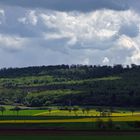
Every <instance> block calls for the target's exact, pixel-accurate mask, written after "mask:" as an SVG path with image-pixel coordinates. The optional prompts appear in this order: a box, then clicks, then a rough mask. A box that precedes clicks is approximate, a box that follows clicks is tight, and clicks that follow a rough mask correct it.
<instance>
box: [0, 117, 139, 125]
mask: <svg viewBox="0 0 140 140" xmlns="http://www.w3.org/2000/svg"><path fill="white" fill-rule="evenodd" d="M110 118H111V119H112V121H115V122H125V121H127V122H128V121H140V117H139V116H128V117H107V118H101V120H103V121H105V122H106V121H108V120H109V119H110ZM97 120H98V118H82V119H64V120H1V121H0V123H13V124H14V123H69V122H96V121H97Z"/></svg>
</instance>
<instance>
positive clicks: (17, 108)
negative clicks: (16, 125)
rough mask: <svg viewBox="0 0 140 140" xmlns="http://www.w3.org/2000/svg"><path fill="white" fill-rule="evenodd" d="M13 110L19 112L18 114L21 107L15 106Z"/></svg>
mask: <svg viewBox="0 0 140 140" xmlns="http://www.w3.org/2000/svg"><path fill="white" fill-rule="evenodd" d="M12 110H13V111H16V112H17V116H18V115H19V111H20V110H21V108H20V107H19V106H15V107H14V108H13V109H12Z"/></svg>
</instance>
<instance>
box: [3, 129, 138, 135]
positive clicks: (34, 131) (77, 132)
mask: <svg viewBox="0 0 140 140" xmlns="http://www.w3.org/2000/svg"><path fill="white" fill-rule="evenodd" d="M0 135H13V136H14V135H16V136H17V135H47V136H65V135H66V136H67V135H68V136H89V135H91V136H92V135H93V136H102V135H103V136H110V135H115V136H120V135H125V136H126V135H140V131H132V130H131V131H128V130H127V131H123V130H115V131H112V130H110V131H109V130H105V131H103V130H93V131H91V130H90V131H85V130H83V131H82V130H50V129H0Z"/></svg>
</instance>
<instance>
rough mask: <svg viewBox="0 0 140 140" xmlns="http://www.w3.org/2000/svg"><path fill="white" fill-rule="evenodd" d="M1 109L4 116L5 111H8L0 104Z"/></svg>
mask: <svg viewBox="0 0 140 140" xmlns="http://www.w3.org/2000/svg"><path fill="white" fill-rule="evenodd" d="M0 111H1V114H2V116H3V113H4V111H6V108H5V107H4V106H0Z"/></svg>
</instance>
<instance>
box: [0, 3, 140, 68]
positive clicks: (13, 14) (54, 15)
mask: <svg viewBox="0 0 140 140" xmlns="http://www.w3.org/2000/svg"><path fill="white" fill-rule="evenodd" d="M139 9H140V0H0V68H3V67H25V66H40V65H58V64H83V65H114V64H122V65H129V64H132V63H134V64H140V45H139V44H140V10H139Z"/></svg>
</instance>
